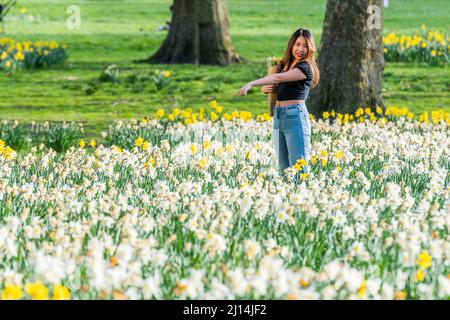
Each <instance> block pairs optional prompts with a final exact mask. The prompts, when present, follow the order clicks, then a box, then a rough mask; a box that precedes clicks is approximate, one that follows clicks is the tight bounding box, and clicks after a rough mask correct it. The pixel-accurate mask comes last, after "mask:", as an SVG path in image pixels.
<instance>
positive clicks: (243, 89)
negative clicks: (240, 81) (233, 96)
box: [239, 83, 252, 96]
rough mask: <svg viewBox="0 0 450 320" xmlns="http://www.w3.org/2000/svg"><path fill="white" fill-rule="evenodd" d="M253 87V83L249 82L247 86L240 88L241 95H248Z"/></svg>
mask: <svg viewBox="0 0 450 320" xmlns="http://www.w3.org/2000/svg"><path fill="white" fill-rule="evenodd" d="M251 88H252V85H251V84H250V83H247V84H246V85H245V86H243V87H242V88H241V89H240V90H239V95H240V96H246V95H247V91H249V90H250V89H251Z"/></svg>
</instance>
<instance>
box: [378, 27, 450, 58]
mask: <svg viewBox="0 0 450 320" xmlns="http://www.w3.org/2000/svg"><path fill="white" fill-rule="evenodd" d="M422 33H423V35H419V34H417V33H416V34H414V35H413V36H409V35H397V34H395V33H389V34H388V35H387V36H386V37H384V39H383V42H384V56H385V59H386V61H402V62H423V63H425V64H428V65H446V64H448V63H449V62H450V43H449V40H450V37H449V36H448V35H444V34H442V33H441V32H439V31H432V30H428V29H427V27H426V26H425V25H422Z"/></svg>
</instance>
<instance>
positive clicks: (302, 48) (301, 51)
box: [292, 36, 309, 60]
mask: <svg viewBox="0 0 450 320" xmlns="http://www.w3.org/2000/svg"><path fill="white" fill-rule="evenodd" d="M308 50H309V49H308V42H306V39H305V37H304V36H300V37H298V38H297V39H296V40H295V43H294V46H293V47H292V56H293V57H294V58H295V60H301V59H304V58H305V57H306V56H307V54H308Z"/></svg>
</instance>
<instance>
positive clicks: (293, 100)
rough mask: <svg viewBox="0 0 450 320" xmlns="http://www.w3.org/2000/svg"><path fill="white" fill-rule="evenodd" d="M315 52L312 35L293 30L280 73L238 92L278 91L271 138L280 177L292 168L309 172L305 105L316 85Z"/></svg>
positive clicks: (307, 116)
mask: <svg viewBox="0 0 450 320" xmlns="http://www.w3.org/2000/svg"><path fill="white" fill-rule="evenodd" d="M315 51H316V46H315V43H314V38H313V36H312V34H311V33H310V32H309V31H308V30H306V29H301V28H300V29H298V30H296V31H295V32H294V33H293V34H292V35H291V38H290V39H289V42H288V45H287V49H286V51H285V53H284V56H283V59H282V61H281V72H280V73H275V74H272V75H269V76H266V77H263V78H260V79H257V80H254V81H251V82H249V83H247V84H246V85H244V86H243V87H242V88H241V89H240V90H239V94H240V95H241V96H243V95H247V92H248V91H249V90H250V89H251V88H252V87H253V86H263V87H262V91H263V92H264V93H269V92H274V90H275V88H276V87H278V90H277V101H276V104H275V106H274V108H275V109H274V115H273V118H274V120H273V136H272V138H273V142H274V147H275V150H276V153H277V156H278V163H279V169H280V174H284V170H285V169H286V168H287V167H289V166H294V165H295V164H297V166H295V167H296V168H297V169H300V170H299V172H300V173H309V170H310V168H309V159H310V154H311V123H310V121H309V114H308V109H307V108H306V104H305V102H306V99H307V98H308V94H309V90H310V89H311V88H314V87H315V86H316V85H317V83H318V82H319V68H318V67H317V64H316V61H315V60H314V52H315ZM302 159H303V160H302ZM297 177H298V175H297Z"/></svg>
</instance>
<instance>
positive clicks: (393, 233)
mask: <svg viewBox="0 0 450 320" xmlns="http://www.w3.org/2000/svg"><path fill="white" fill-rule="evenodd" d="M212 107H213V109H214V110H215V111H214V114H212V113H210V114H208V113H204V112H200V113H193V112H192V110H178V109H174V110H173V111H172V113H170V114H166V112H165V111H164V110H159V111H158V112H157V114H156V117H154V118H152V119H147V118H145V119H142V120H135V121H132V122H123V121H119V122H116V123H114V124H111V125H110V127H109V129H108V131H107V132H103V135H104V138H105V139H106V140H107V141H108V142H109V145H107V146H105V145H103V144H98V143H96V141H90V142H89V141H84V140H83V139H80V140H79V141H77V144H76V146H71V147H69V148H68V149H67V150H66V151H65V152H56V151H54V150H53V149H51V148H48V147H47V146H46V145H45V143H43V142H41V143H39V144H38V145H36V146H33V147H31V149H29V150H22V151H18V150H17V151H16V150H14V149H13V148H11V147H10V146H9V144H8V141H4V140H2V141H0V168H1V170H0V243H1V246H0V295H1V298H2V299H240V298H248V299H274V298H275V299H448V298H449V297H450V263H449V261H450V259H449V258H450V242H449V232H448V231H449V223H450V215H449V207H450V202H449V179H450V177H449V168H450V162H449V154H450V150H449V148H450V139H449V138H450V137H449V125H450V115H449V114H448V113H446V112H443V111H436V112H433V113H432V114H431V115H428V114H426V115H421V116H419V117H414V115H412V114H411V113H410V112H408V110H407V109H406V110H405V109H402V108H395V107H393V108H390V109H388V110H386V111H385V112H383V111H382V110H381V111H380V110H377V111H375V112H372V111H371V110H370V109H362V108H361V109H359V110H358V111H357V113H356V114H354V115H342V114H337V113H334V112H332V113H329V114H327V115H324V119H315V118H314V117H312V116H311V125H312V157H311V163H310V164H311V172H310V173H309V174H304V175H301V179H300V180H295V181H294V180H293V179H292V177H293V176H294V174H295V171H296V170H297V169H295V168H288V169H287V170H286V176H281V175H279V172H278V168H277V159H276V154H275V152H274V149H273V147H272V142H271V133H272V121H273V119H272V118H271V117H268V116H267V114H264V115H258V116H257V117H253V116H252V115H251V114H250V113H246V112H242V111H241V112H238V111H236V112H233V113H231V114H223V113H222V110H221V109H220V106H219V105H217V103H215V104H214V105H212ZM299 163H301V161H300V162H299ZM297 168H298V166H297Z"/></svg>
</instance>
